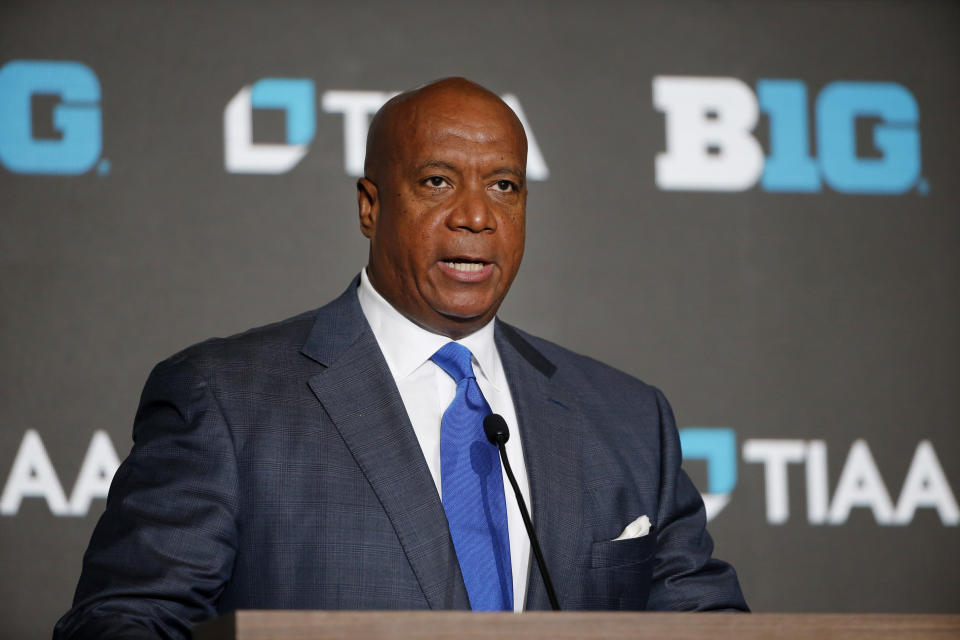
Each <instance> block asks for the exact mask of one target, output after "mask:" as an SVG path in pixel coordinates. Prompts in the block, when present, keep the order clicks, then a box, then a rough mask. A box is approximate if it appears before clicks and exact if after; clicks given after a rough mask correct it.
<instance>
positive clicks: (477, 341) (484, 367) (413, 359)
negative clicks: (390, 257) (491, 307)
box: [357, 269, 506, 391]
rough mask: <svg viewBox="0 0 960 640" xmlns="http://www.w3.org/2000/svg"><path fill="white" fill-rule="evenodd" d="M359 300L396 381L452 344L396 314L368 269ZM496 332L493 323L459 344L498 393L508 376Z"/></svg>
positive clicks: (360, 288) (358, 291)
mask: <svg viewBox="0 0 960 640" xmlns="http://www.w3.org/2000/svg"><path fill="white" fill-rule="evenodd" d="M357 298H358V299H359V300H360V308H361V309H362V310H363V315H364V316H365V317H366V318H367V322H368V323H369V324H370V329H371V330H372V331H373V335H374V337H376V339H377V343H378V344H379V345H380V350H381V351H382V352H383V357H384V358H385V359H386V361H387V367H389V369H390V373H391V374H392V375H393V378H394V380H397V381H399V380H403V379H404V378H406V377H407V376H409V375H410V374H412V373H413V372H414V371H416V370H417V369H418V368H419V367H420V366H421V365H422V364H423V363H424V362H426V361H427V360H429V359H430V356H432V355H433V354H434V353H436V351H437V349H439V348H440V347H442V346H443V345H445V344H447V343H448V342H450V338H448V337H447V336H443V335H440V334H438V333H433V332H431V331H427V330H426V329H424V328H423V327H421V326H419V325H417V324H415V323H413V322H412V321H410V320H409V319H407V317H406V316H404V315H403V314H402V313H400V312H399V311H397V310H396V309H395V308H394V307H393V305H391V304H390V303H389V302H387V300H386V299H385V298H384V297H383V296H382V295H380V293H379V292H378V291H377V290H376V289H374V288H373V285H372V284H370V279H369V278H368V277H367V270H366V269H364V270H363V271H362V272H361V273H360V286H359V287H358V288H357ZM493 330H494V323H493V321H492V320H491V321H490V322H488V323H487V324H485V325H483V327H481V328H480V329H477V330H476V331H475V332H473V333H471V334H470V335H468V336H466V337H464V338H461V339H460V340H456V342H457V343H459V344H462V345H463V346H465V347H466V348H467V349H470V353H472V354H473V362H474V365H476V367H477V368H479V370H477V368H475V370H474V373H476V374H477V375H478V376H483V377H484V378H486V379H487V381H489V382H490V384H492V385H493V387H494V388H495V389H497V390H498V391H502V390H503V389H504V388H505V385H506V376H505V375H504V373H503V366H502V364H501V362H500V358H499V357H498V355H497V348H496V344H495V343H494V340H493Z"/></svg>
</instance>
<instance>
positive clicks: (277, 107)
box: [223, 78, 550, 180]
mask: <svg viewBox="0 0 960 640" xmlns="http://www.w3.org/2000/svg"><path fill="white" fill-rule="evenodd" d="M395 95H396V92H395V91H353V90H340V89H328V90H326V91H324V92H323V93H322V95H320V96H319V99H318V96H317V90H316V86H315V84H314V82H313V80H310V79H308V78H261V79H259V80H257V81H256V82H254V83H253V84H252V85H248V86H245V87H243V88H241V89H240V91H238V92H237V93H236V95H234V96H233V97H232V98H231V99H230V101H229V102H228V103H227V106H226V107H225V108H224V110H223V158H224V168H225V169H226V170H227V172H228V173H260V174H282V173H286V172H288V171H290V170H291V169H293V168H294V167H295V166H297V164H299V162H300V161H301V160H302V159H303V158H304V156H306V155H307V153H308V152H309V150H310V143H311V141H312V140H313V137H314V135H315V134H316V128H317V103H318V102H319V104H320V107H321V108H322V109H323V112H324V113H326V114H342V115H343V168H344V171H345V172H346V174H347V175H349V176H354V177H360V176H362V175H363V161H364V157H365V154H366V146H367V127H368V126H369V125H370V118H371V117H372V116H373V114H375V113H376V112H377V110H378V109H380V107H382V106H383V104H384V103H385V102H386V101H387V100H389V99H390V98H392V97H393V96H395ZM501 97H502V98H503V101H504V102H506V103H507V105H509V106H510V108H511V109H513V111H514V112H515V113H516V114H517V117H518V118H519V119H520V122H521V124H522V125H523V128H524V129H525V130H526V133H527V177H528V178H530V179H531V180H546V179H547V178H548V177H549V176H550V170H549V168H548V167H547V163H546V161H545V160H544V158H543V154H542V153H541V152H540V147H539V145H538V144H537V139H536V137H535V136H534V135H533V130H532V129H531V128H530V123H529V122H527V118H526V114H525V113H524V112H523V108H522V107H521V106H520V100H519V99H518V98H517V97H516V96H515V95H513V94H509V93H508V94H505V95H503V96H501ZM268 109H269V110H274V111H280V112H282V113H283V114H284V118H285V124H286V131H285V139H284V140H280V141H275V142H272V143H265V142H255V141H254V137H255V136H254V128H255V125H254V121H253V120H254V118H253V113H254V112H255V111H260V110H268Z"/></svg>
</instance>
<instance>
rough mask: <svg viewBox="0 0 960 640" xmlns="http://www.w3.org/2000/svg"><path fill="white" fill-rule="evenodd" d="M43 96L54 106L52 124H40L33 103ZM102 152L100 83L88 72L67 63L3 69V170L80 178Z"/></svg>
mask: <svg viewBox="0 0 960 640" xmlns="http://www.w3.org/2000/svg"><path fill="white" fill-rule="evenodd" d="M43 96H46V97H49V98H53V99H54V100H55V101H56V104H55V105H54V106H53V110H52V114H51V115H50V116H49V117H50V118H51V119H52V122H47V123H37V122H34V110H35V109H34V106H35V105H34V102H35V101H36V99H37V98H38V97H43ZM38 125H45V127H41V126H38ZM51 125H52V131H51V132H50V133H46V134H42V135H41V134H38V133H37V131H38V130H39V129H42V128H46V129H51ZM101 147H102V134H101V120H100V81H99V80H98V79H97V74H95V73H94V72H93V70H91V69H90V67H88V66H86V65H84V64H82V63H80V62H74V61H68V60H62V61H54V60H13V61H11V62H8V63H7V64H5V65H3V67H0V164H3V166H4V167H6V168H7V169H8V170H10V171H13V172H14V173H34V174H36V173H40V174H65V175H77V174H81V173H84V172H86V171H88V170H89V169H91V168H92V167H93V166H94V165H95V164H96V163H97V160H98V159H99V158H100V151H101Z"/></svg>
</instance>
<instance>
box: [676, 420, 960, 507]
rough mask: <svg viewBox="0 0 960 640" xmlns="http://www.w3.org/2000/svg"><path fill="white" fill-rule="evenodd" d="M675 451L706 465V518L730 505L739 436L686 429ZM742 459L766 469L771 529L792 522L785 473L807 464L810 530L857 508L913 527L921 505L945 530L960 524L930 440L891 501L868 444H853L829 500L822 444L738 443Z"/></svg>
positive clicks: (920, 447)
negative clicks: (937, 519)
mask: <svg viewBox="0 0 960 640" xmlns="http://www.w3.org/2000/svg"><path fill="white" fill-rule="evenodd" d="M680 448H681V451H682V452H683V459H684V462H685V463H686V462H687V461H691V460H699V461H704V462H705V463H706V489H705V490H702V491H701V496H702V497H703V502H704V506H705V507H706V512H707V519H708V520H710V519H713V518H714V517H716V516H717V514H719V513H720V511H722V510H723V508H724V507H725V506H726V505H727V504H728V503H729V501H730V496H731V493H732V492H733V489H734V487H735V486H736V484H737V441H736V434H735V433H734V431H733V430H732V429H729V428H726V427H687V428H685V429H681V430H680ZM742 456H743V461H744V462H746V463H753V464H760V465H762V466H763V484H764V496H765V498H764V499H765V508H766V519H767V522H768V523H769V524H784V523H785V522H787V521H788V520H789V518H790V492H789V487H788V479H787V478H788V474H787V468H788V466H789V465H791V464H797V465H803V467H804V473H803V478H804V481H805V484H806V486H805V489H806V508H807V522H808V523H809V524H811V525H841V524H844V523H845V522H846V521H847V519H848V518H849V517H850V512H851V510H852V509H854V508H866V509H869V510H870V511H871V512H872V514H873V517H874V519H875V520H876V522H877V524H879V525H907V524H910V523H911V522H912V521H913V517H914V515H915V513H916V511H917V509H919V508H931V509H934V510H936V512H937V515H938V516H939V518H940V522H941V523H942V524H943V525H944V526H957V525H958V524H960V508H958V505H957V499H956V497H955V496H954V493H953V490H952V489H951V487H950V483H949V482H948V481H947V476H946V474H945V473H944V471H943V467H942V466H941V465H940V460H939V459H938V458H937V454H936V452H935V451H934V448H933V444H932V443H931V442H930V441H929V440H921V441H920V442H919V443H918V444H917V446H916V449H915V450H914V453H913V458H912V459H911V461H910V467H909V469H908V470H907V475H906V478H905V479H904V481H903V485H902V487H901V489H900V495H899V498H898V499H897V501H896V503H894V502H893V500H892V499H891V497H890V493H889V491H888V490H887V486H886V484H885V483H884V481H883V477H882V476H881V474H880V470H879V469H878V468H877V464H876V462H875V460H874V458H873V455H872V454H871V452H870V447H869V445H868V444H867V442H866V441H865V440H855V441H854V442H853V444H852V445H851V446H850V451H849V452H848V453H847V457H846V460H845V461H844V464H843V469H842V471H841V472H840V478H839V480H838V481H837V484H836V486H835V487H834V489H833V496H832V498H831V496H830V490H829V489H830V488H829V482H828V478H827V443H826V442H825V441H823V440H793V439H772V438H757V439H749V440H745V441H744V443H743V449H742Z"/></svg>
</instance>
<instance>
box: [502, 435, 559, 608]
mask: <svg viewBox="0 0 960 640" xmlns="http://www.w3.org/2000/svg"><path fill="white" fill-rule="evenodd" d="M497 449H498V450H499V451H500V460H501V461H503V468H504V469H506V471H507V478H509V480H510V485H511V486H512V487H513V493H514V495H515V496H516V497H517V505H518V506H519V507H520V517H522V518H523V526H525V527H526V528H527V534H528V535H529V536H530V546H532V547H533V555H534V556H536V559H537V566H538V567H540V575H541V576H543V585H544V586H545V587H546V588H547V598H549V599H550V606H551V607H553V610H554V611H560V603H559V602H557V594H556V592H555V591H554V590H553V582H552V581H551V580H550V573H549V572H548V571H547V563H546V561H545V560H544V559H543V552H542V551H540V542H539V541H538V540H537V533H536V531H534V530H533V523H532V522H531V521H530V514H529V513H527V505H526V504H524V501H523V497H522V496H521V494H520V487H519V486H518V485H517V479H516V478H514V477H513V469H511V468H510V461H509V460H507V449H506V447H505V446H504V444H503V443H502V442H498V443H497Z"/></svg>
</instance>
